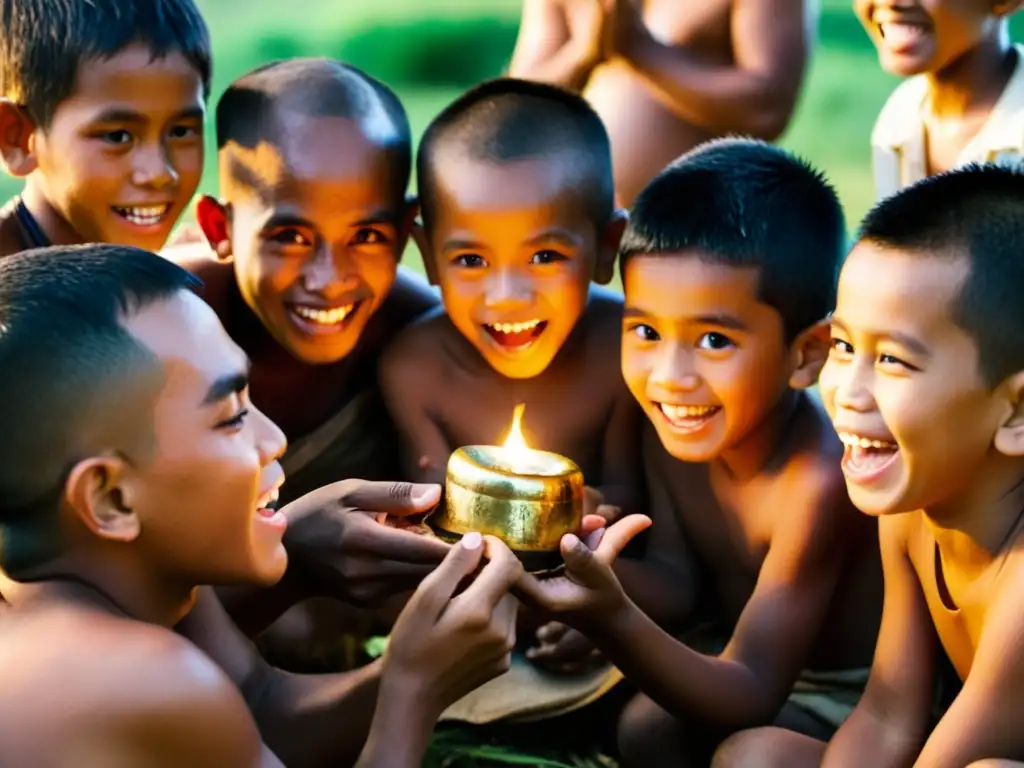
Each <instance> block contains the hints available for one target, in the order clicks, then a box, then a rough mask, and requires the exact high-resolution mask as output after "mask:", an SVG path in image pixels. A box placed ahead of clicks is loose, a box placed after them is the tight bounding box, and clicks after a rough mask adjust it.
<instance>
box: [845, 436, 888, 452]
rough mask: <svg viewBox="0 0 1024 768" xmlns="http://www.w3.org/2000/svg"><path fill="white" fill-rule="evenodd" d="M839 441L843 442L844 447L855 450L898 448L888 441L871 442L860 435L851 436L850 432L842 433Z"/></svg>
mask: <svg viewBox="0 0 1024 768" xmlns="http://www.w3.org/2000/svg"><path fill="white" fill-rule="evenodd" d="M839 439H840V440H841V441H842V442H843V445H849V446H853V447H855V448H878V449H886V448H888V449H891V450H895V449H896V448H897V445H896V443H893V442H889V441H888V440H869V439H868V438H866V437H861V436H860V435H851V434H850V433H849V432H840V433H839Z"/></svg>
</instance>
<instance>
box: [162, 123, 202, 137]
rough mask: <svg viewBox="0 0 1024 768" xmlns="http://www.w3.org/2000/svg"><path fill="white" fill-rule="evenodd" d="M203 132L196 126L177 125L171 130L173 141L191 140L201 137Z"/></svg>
mask: <svg viewBox="0 0 1024 768" xmlns="http://www.w3.org/2000/svg"><path fill="white" fill-rule="evenodd" d="M201 133H202V131H201V130H200V129H199V128H197V127H196V126H194V125H184V124H182V125H175V126H173V127H172V128H171V130H170V135H171V138H172V139H191V138H195V137H196V136H199V135H200V134H201Z"/></svg>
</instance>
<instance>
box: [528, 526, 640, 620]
mask: <svg viewBox="0 0 1024 768" xmlns="http://www.w3.org/2000/svg"><path fill="white" fill-rule="evenodd" d="M650 525H651V519H650V518H649V517H646V516H645V515H627V516H626V517H624V518H622V519H621V520H620V521H619V522H617V523H615V524H613V525H611V526H609V527H608V528H607V529H598V530H596V531H594V532H592V533H590V534H589V535H588V536H586V540H584V539H580V538H579V537H578V536H574V535H572V534H569V535H566V536H564V537H562V542H561V550H562V558H563V559H564V560H565V572H564V573H563V574H562V575H560V576H556V577H553V578H547V579H536V578H534V577H532V576H530V575H529V574H524V575H523V578H521V579H520V580H519V583H518V584H517V585H516V591H517V593H518V594H519V595H520V596H521V597H523V599H524V600H526V601H528V602H529V603H532V604H534V605H535V606H537V607H538V608H540V609H541V610H543V611H547V612H548V613H550V614H552V615H554V616H558V617H559V618H561V619H563V620H564V621H565V623H567V624H569V625H572V626H577V628H583V629H584V631H586V627H587V626H589V625H591V624H593V623H594V622H595V621H600V619H601V618H602V617H606V616H608V617H610V616H614V615H615V614H617V612H618V611H619V610H620V609H621V608H622V607H623V606H625V605H626V604H627V603H628V598H627V597H626V594H625V592H623V590H622V585H621V584H620V583H619V580H618V579H617V578H616V576H615V573H614V572H613V571H612V564H613V563H614V562H615V559H616V558H617V557H618V556H619V553H620V552H622V550H623V549H624V548H625V547H626V545H627V544H629V542H630V541H631V540H632V539H633V537H634V536H636V535H637V534H639V533H641V532H642V531H644V530H646V529H647V528H648V527H649V526H650Z"/></svg>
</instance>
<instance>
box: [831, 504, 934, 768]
mask: <svg viewBox="0 0 1024 768" xmlns="http://www.w3.org/2000/svg"><path fill="white" fill-rule="evenodd" d="M912 524H913V518H912V517H911V515H900V516H894V517H883V518H881V519H880V520H879V529H878V533H879V539H880V542H881V548H882V568H883V572H884V574H885V604H884V607H883V608H882V624H881V627H880V629H879V632H878V645H877V647H876V649H875V659H874V662H873V664H872V666H871V677H870V679H869V680H868V685H867V688H866V689H865V690H864V696H863V697H862V698H861V700H860V703H859V704H858V705H857V707H856V709H854V711H853V714H851V715H850V717H849V718H848V719H847V720H846V722H845V723H843V725H842V726H841V727H840V728H839V730H838V731H837V732H836V735H835V736H833V737H832V741H831V742H829V745H828V749H827V750H826V751H825V756H824V758H823V760H822V765H823V766H825V767H826V768H837V767H843V766H861V765H871V766H878V768H897V767H899V768H902V767H903V766H910V765H913V764H914V756H915V755H916V754H917V752H918V750H919V749H920V746H921V743H922V741H923V740H924V738H925V735H926V733H927V728H928V718H929V713H930V710H931V705H932V693H933V689H934V685H935V679H934V677H935V670H934V668H935V658H936V651H937V642H936V637H935V630H934V628H933V625H932V620H931V616H930V615H929V613H928V605H927V603H926V602H925V599H924V594H923V593H922V592H921V585H920V582H919V581H918V579H917V574H916V573H915V571H914V568H913V565H912V564H911V562H910V555H909V553H908V551H907V531H908V530H909V529H910V526H911V525H912Z"/></svg>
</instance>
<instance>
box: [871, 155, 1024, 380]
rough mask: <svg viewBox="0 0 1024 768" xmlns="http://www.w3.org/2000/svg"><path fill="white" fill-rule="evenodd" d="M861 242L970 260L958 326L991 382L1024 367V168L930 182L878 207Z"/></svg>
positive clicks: (968, 172)
mask: <svg viewBox="0 0 1024 768" xmlns="http://www.w3.org/2000/svg"><path fill="white" fill-rule="evenodd" d="M859 239H860V240H863V241H867V242H869V243H872V244H874V245H877V246H880V247H882V248H887V249H893V250H898V251H900V252H901V253H909V254H911V255H915V256H919V257H921V258H931V259H957V258H966V259H969V260H970V269H969V272H968V276H967V278H966V279H965V281H964V283H963V285H961V286H960V289H959V291H958V293H957V296H956V298H955V299H954V302H953V307H952V313H953V321H954V322H955V323H956V324H957V325H958V326H959V327H960V328H962V329H963V330H965V331H966V332H967V333H969V334H970V335H971V336H972V337H974V340H975V341H976V342H977V345H978V352H979V355H980V368H981V374H982V377H983V378H984V380H985V381H986V383H987V384H988V385H990V386H996V385H997V384H999V383H1001V382H1002V381H1003V380H1004V379H1005V378H1006V377H1007V376H1009V375H1010V374H1013V373H1016V372H1017V371H1021V370H1024V252H1022V248H1024V168H1022V167H1021V166H1017V167H1014V168H1004V167H999V166H995V165H981V164H971V165H967V166H964V167H962V168H960V169H957V170H954V171H950V172H948V173H942V174H939V175H937V176H932V177H929V178H927V179H925V180H923V181H920V182H918V183H917V184H914V185H913V186H910V187H906V188H904V189H902V190H900V191H899V192H897V193H896V194H895V195H893V196H892V197H889V198H887V199H885V200H882V201H881V202H879V203H877V204H876V205H875V207H874V208H872V209H871V210H870V211H869V212H868V214H867V216H866V217H865V218H864V220H863V222H862V223H861V226H860V232H859ZM879 279H884V276H880V278H879Z"/></svg>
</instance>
